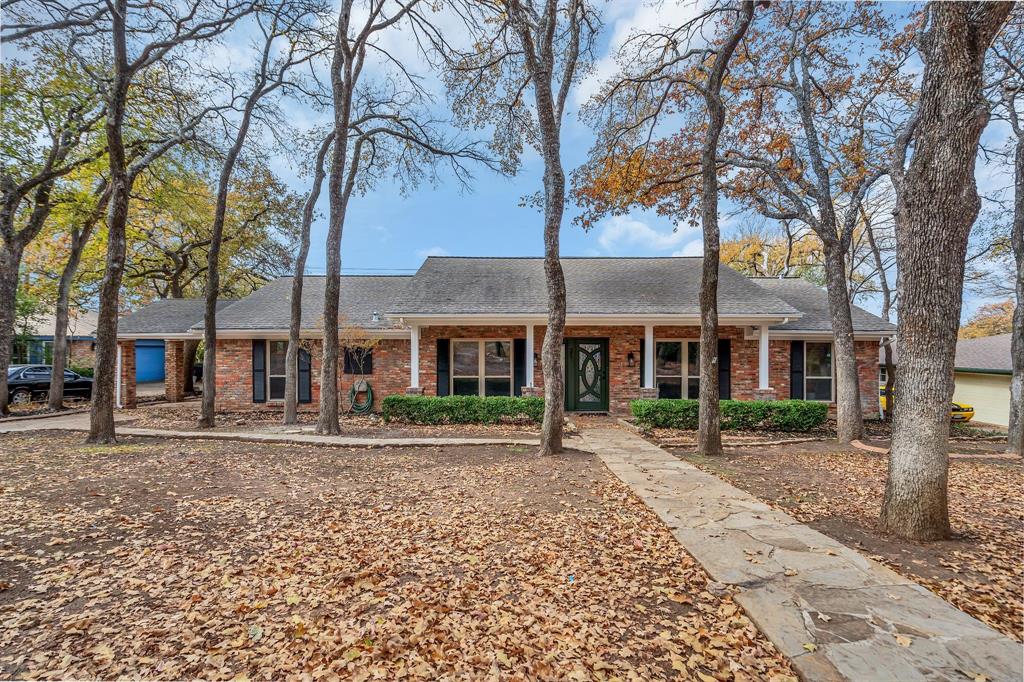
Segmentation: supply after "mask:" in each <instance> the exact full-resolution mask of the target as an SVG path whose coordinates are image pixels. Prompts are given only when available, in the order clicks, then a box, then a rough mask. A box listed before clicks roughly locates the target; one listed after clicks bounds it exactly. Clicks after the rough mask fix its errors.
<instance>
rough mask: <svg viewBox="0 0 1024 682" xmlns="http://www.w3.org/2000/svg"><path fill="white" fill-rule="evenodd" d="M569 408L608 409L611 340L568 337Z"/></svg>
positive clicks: (567, 382) (596, 410) (592, 410)
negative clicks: (609, 348)
mask: <svg viewBox="0 0 1024 682" xmlns="http://www.w3.org/2000/svg"><path fill="white" fill-rule="evenodd" d="M566 350H567V353H566V359H567V362H566V367H565V370H566V381H565V385H566V391H565V397H566V408H567V409H569V410H574V411H581V412H587V411H590V412H604V411H607V410H608V340H607V339H567V340H566Z"/></svg>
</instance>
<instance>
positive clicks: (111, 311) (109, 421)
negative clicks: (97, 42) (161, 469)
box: [87, 0, 131, 443]
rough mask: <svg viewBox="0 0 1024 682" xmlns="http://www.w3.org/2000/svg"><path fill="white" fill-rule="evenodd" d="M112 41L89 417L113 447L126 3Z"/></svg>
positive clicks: (118, 0)
mask: <svg viewBox="0 0 1024 682" xmlns="http://www.w3.org/2000/svg"><path fill="white" fill-rule="evenodd" d="M112 4H113V6H114V7H113V11H112V12H111V24H112V28H111V38H112V43H113V45H112V47H113V74H112V80H111V83H110V86H109V90H108V97H107V118H106V121H105V124H104V129H105V132H106V139H107V158H108V163H109V168H110V204H109V206H108V208H107V258H106V265H105V267H104V269H103V279H102V280H101V282H100V292H99V299H100V307H99V315H98V320H97V324H96V365H95V370H94V378H93V391H92V407H91V409H90V412H89V436H88V439H87V440H88V442H90V443H113V442H115V440H116V435H115V433H114V402H115V399H116V397H115V395H114V377H115V373H116V372H117V371H118V368H117V315H118V297H119V293H120V289H121V278H122V276H123V275H124V260H125V249H126V244H127V243H126V239H125V226H126V225H127V223H128V201H129V199H130V195H131V183H130V181H129V175H128V162H127V157H126V155H125V145H124V139H123V124H124V116H125V103H126V101H127V99H128V85H129V81H130V74H129V66H128V47H127V37H126V34H127V31H126V28H125V21H126V15H127V12H128V2H127V0H113V3H112Z"/></svg>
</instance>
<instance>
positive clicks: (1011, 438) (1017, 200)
mask: <svg viewBox="0 0 1024 682" xmlns="http://www.w3.org/2000/svg"><path fill="white" fill-rule="evenodd" d="M1014 180H1015V183H1014V197H1013V238H1012V241H1013V257H1014V261H1015V262H1016V264H1017V282H1016V293H1017V307H1016V308H1015V309H1014V311H1013V336H1012V337H1011V341H1010V356H1011V358H1012V360H1013V377H1012V378H1011V380H1010V428H1009V433H1008V437H1007V445H1008V446H1009V449H1010V451H1011V452H1016V453H1017V454H1018V455H1021V456H1024V138H1018V139H1017V149H1016V153H1015V155H1014Z"/></svg>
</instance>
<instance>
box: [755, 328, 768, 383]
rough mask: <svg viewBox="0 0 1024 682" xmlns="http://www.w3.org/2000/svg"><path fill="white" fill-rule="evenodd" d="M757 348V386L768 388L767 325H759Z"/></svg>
mask: <svg viewBox="0 0 1024 682" xmlns="http://www.w3.org/2000/svg"><path fill="white" fill-rule="evenodd" d="M757 350H758V372H757V388H758V390H760V391H767V390H768V388H769V387H768V325H766V324H762V325H761V335H760V336H759V337H758V340H757Z"/></svg>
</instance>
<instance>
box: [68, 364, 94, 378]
mask: <svg viewBox="0 0 1024 682" xmlns="http://www.w3.org/2000/svg"><path fill="white" fill-rule="evenodd" d="M68 369H70V370H71V371H72V372H74V373H75V374H77V375H78V376H80V377H91V376H92V375H93V368H92V367H75V366H74V365H72V366H71V367H68Z"/></svg>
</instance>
